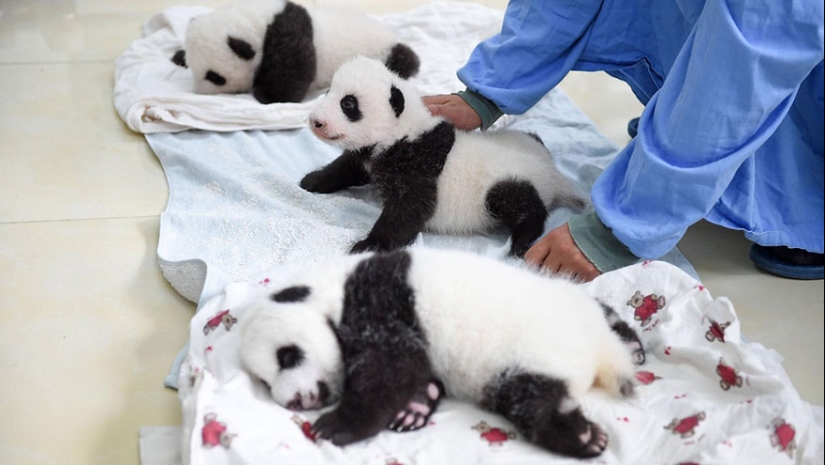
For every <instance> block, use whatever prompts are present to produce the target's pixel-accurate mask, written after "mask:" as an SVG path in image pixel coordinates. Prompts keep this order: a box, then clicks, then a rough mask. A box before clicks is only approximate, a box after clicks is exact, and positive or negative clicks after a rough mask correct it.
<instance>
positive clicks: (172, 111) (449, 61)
mask: <svg viewBox="0 0 825 465" xmlns="http://www.w3.org/2000/svg"><path fill="white" fill-rule="evenodd" d="M209 11H211V10H210V9H208V8H203V7H184V6H176V7H171V8H168V9H166V10H163V12H161V13H159V14H157V15H155V16H153V17H152V18H151V19H149V20H148V21H147V22H146V23H145V24H144V26H143V38H142V39H140V40H137V41H135V42H134V43H132V45H131V46H130V47H129V48H128V49H127V50H126V51H125V52H124V53H123V54H122V55H121V56H120V57H118V59H117V60H116V61H115V91H114V103H115V108H116V109H117V112H118V114H119V115H120V117H121V118H122V119H123V121H124V122H126V124H127V125H128V126H129V127H130V128H131V129H132V130H134V131H137V132H142V133H146V134H149V133H155V132H177V131H183V130H186V129H207V130H211V131H237V130H247V129H291V128H297V127H303V126H304V125H305V124H306V119H307V115H308V112H309V109H310V108H311V107H312V104H313V103H314V102H313V98H314V97H317V96H309V97H308V98H307V99H306V100H305V101H304V102H302V103H278V104H271V105H261V104H260V103H258V102H257V101H256V100H255V99H254V98H253V97H252V96H251V95H248V94H239V95H198V94H195V93H194V84H193V82H192V75H191V72H190V71H189V69H187V68H183V67H181V66H178V65H176V64H174V63H173V62H172V61H171V58H172V56H173V55H174V54H175V52H177V51H178V50H181V49H182V48H183V43H184V38H185V35H186V26H187V24H188V23H189V20H190V19H191V18H192V17H194V16H197V15H200V14H204V13H207V12H209ZM377 19H378V20H379V21H382V22H383V23H384V24H386V25H387V26H388V27H390V28H391V29H392V30H394V31H396V33H397V34H398V36H399V38H400V40H401V41H402V42H404V43H406V44H408V45H410V46H411V47H412V48H413V50H415V52H416V53H417V54H418V55H419V57H420V58H421V69H420V71H419V73H418V76H416V77H415V78H414V79H413V81H414V82H415V83H416V85H417V86H418V87H419V88H420V89H421V90H422V91H423V92H426V93H449V92H454V91H456V90H459V89H462V88H463V86H462V84H461V83H460V82H459V81H458V79H457V78H456V77H455V71H456V70H457V69H458V66H459V65H460V64H461V63H463V62H464V61H465V60H466V57H467V56H468V55H469V54H470V51H471V50H472V49H473V47H474V46H475V44H477V43H478V42H480V41H482V40H483V39H486V38H487V37H489V36H491V35H493V34H494V33H496V32H497V31H498V30H499V28H500V27H501V20H502V12H500V11H497V10H493V9H490V8H486V7H483V6H480V5H474V4H468V3H447V2H444V3H438V2H436V3H431V4H427V5H425V6H422V7H420V8H417V9H415V10H413V11H410V12H405V13H400V14H394V15H386V16H382V17H380V18H377Z"/></svg>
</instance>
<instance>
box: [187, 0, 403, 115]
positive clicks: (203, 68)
mask: <svg viewBox="0 0 825 465" xmlns="http://www.w3.org/2000/svg"><path fill="white" fill-rule="evenodd" d="M356 55H364V56H369V57H372V58H376V59H381V60H383V61H384V62H385V63H387V65H388V66H389V67H391V68H393V69H394V70H396V71H397V72H398V73H399V74H401V75H402V76H405V77H409V76H411V75H414V74H415V73H416V72H417V70H418V66H419V61H418V57H417V55H416V54H415V52H413V51H412V49H410V48H409V47H407V46H406V45H404V44H401V43H399V41H398V39H397V37H396V36H395V35H394V34H393V32H392V31H390V30H389V29H388V28H386V27H384V26H383V25H382V24H381V23H379V22H378V21H376V20H375V19H372V18H370V17H368V16H367V15H365V14H363V13H360V12H358V11H354V10H350V9H342V8H305V7H303V6H300V5H297V4H295V3H292V2H288V1H285V0H244V1H241V2H237V3H232V4H229V5H226V6H224V7H221V8H218V9H216V10H214V11H212V12H210V13H207V14H205V15H202V16H198V17H195V18H193V19H192V21H191V22H190V23H189V25H188V27H187V30H186V40H185V45H184V50H182V51H179V52H178V53H177V54H176V55H175V56H174V57H173V59H172V61H173V62H175V63H177V64H180V65H182V66H188V67H189V68H190V69H191V71H192V77H193V80H194V84H195V90H196V92H198V93H202V94H216V93H243V92H249V91H252V93H253V95H254V96H255V98H256V99H258V101H260V102H261V103H273V102H298V101H301V100H302V99H303V98H304V97H305V96H306V95H307V94H308V93H310V92H313V91H316V90H318V89H322V88H325V87H327V86H328V85H329V83H330V81H331V79H332V76H333V74H334V72H335V70H336V69H337V68H338V67H339V66H340V65H341V64H342V63H344V62H345V61H346V60H348V59H350V58H352V57H354V56H356Z"/></svg>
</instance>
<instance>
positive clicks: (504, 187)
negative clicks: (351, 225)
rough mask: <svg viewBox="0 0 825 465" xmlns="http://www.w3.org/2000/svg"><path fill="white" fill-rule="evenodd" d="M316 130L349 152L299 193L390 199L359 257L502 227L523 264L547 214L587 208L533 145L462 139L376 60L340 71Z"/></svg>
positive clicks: (477, 136) (512, 139)
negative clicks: (358, 190) (438, 236)
mask: <svg viewBox="0 0 825 465" xmlns="http://www.w3.org/2000/svg"><path fill="white" fill-rule="evenodd" d="M309 124H310V128H311V129H312V131H313V132H314V133H315V135H316V136H317V137H318V138H320V139H321V140H324V141H326V142H328V143H330V144H333V145H336V146H338V147H341V148H343V149H344V152H343V153H342V154H341V155H340V157H338V158H337V159H335V160H333V161H332V162H331V163H329V164H328V165H326V166H325V167H323V168H321V169H319V170H317V171H314V172H312V173H309V174H308V175H306V176H305V177H304V178H303V179H302V180H301V182H300V185H301V187H302V188H304V189H306V190H308V191H310V192H319V193H330V192H335V191H338V190H341V189H344V188H347V187H351V186H359V185H365V184H370V183H371V184H373V185H374V186H376V187H377V189H378V190H379V192H380V193H381V196H382V198H383V210H382V213H381V215H380V216H379V218H378V220H377V222H376V223H375V225H374V227H373V228H372V230H371V231H370V232H369V235H368V236H367V237H366V238H365V239H363V240H361V241H359V242H357V243H356V244H355V245H354V246H353V247H352V252H361V251H366V250H373V251H387V250H393V249H396V248H399V247H403V246H406V245H409V244H410V243H411V242H412V241H413V240H414V239H415V236H416V234H418V233H419V232H421V231H422V230H424V229H428V230H430V231H435V232H439V233H451V234H469V233H477V232H485V231H488V230H489V229H491V228H492V227H495V226H498V225H504V226H505V227H507V228H508V229H509V231H510V234H511V237H512V246H511V248H510V253H511V254H512V255H515V256H522V255H523V254H524V252H526V250H527V249H528V247H529V246H530V244H531V243H532V242H533V241H534V240H535V239H537V238H538V237H539V236H540V235H541V233H542V232H543V231H544V222H545V220H546V219H547V214H548V208H550V209H552V208H556V207H571V208H574V209H582V208H583V207H584V206H585V205H586V201H585V199H583V198H582V197H581V196H580V195H579V194H578V193H577V192H576V190H575V189H574V188H573V186H572V185H571V184H570V182H568V181H567V179H566V178H565V177H564V176H562V175H561V173H559V171H558V169H557V168H556V166H555V165H554V163H553V159H552V157H551V156H550V153H549V152H548V150H547V149H546V148H545V147H544V145H543V144H542V143H541V141H540V140H537V139H538V138H537V137H536V136H534V135H530V134H527V133H523V132H517V131H490V132H483V133H482V132H464V131H457V130H456V129H455V127H453V125H452V124H450V123H448V122H447V121H445V120H443V119H442V118H438V117H434V116H432V115H431V114H430V113H429V111H428V110H427V108H426V106H425V105H424V103H423V102H422V101H421V95H420V94H419V93H418V92H417V91H416V89H415V88H414V87H413V85H412V84H411V83H409V82H407V81H405V80H404V79H401V78H400V77H399V76H397V75H396V74H394V73H392V72H391V71H389V70H388V69H387V68H386V67H385V66H384V65H383V64H382V63H381V62H379V61H376V60H371V59H368V58H364V57H358V58H355V59H353V60H351V61H349V62H347V63H345V64H344V65H343V66H341V68H339V69H338V71H337V72H336V73H335V75H334V76H333V79H332V84H331V87H330V90H329V93H328V94H327V95H326V96H325V97H324V98H323V99H322V101H321V102H320V103H319V104H318V106H317V108H316V109H315V110H314V111H313V112H312V114H311V115H310V121H309Z"/></svg>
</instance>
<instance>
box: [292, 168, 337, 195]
mask: <svg viewBox="0 0 825 465" xmlns="http://www.w3.org/2000/svg"><path fill="white" fill-rule="evenodd" d="M324 184H325V183H324V175H323V174H322V173H321V172H320V171H313V172H312V173H309V174H308V175H306V176H304V178H303V179H301V182H300V183H299V184H298V185H299V186H301V189H303V190H305V191H308V192H314V193H320V194H327V193H329V192H332V191H331V190H330V189H327V188H325V187H324Z"/></svg>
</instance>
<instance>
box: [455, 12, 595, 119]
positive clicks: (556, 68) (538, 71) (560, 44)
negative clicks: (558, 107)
mask: <svg viewBox="0 0 825 465" xmlns="http://www.w3.org/2000/svg"><path fill="white" fill-rule="evenodd" d="M601 5H602V2H601V0H578V1H550V0H538V1H530V0H512V1H511V2H510V3H509V4H508V6H507V11H506V12H505V15H504V21H503V25H502V29H501V32H500V33H499V34H497V35H495V36H493V37H491V38H490V39H488V40H486V41H484V42H482V43H480V44H479V45H478V46H477V47H476V48H475V50H474V51H473V52H472V54H471V55H470V58H469V60H468V62H467V64H466V65H465V66H464V67H462V68H461V69H460V70H459V71H458V77H459V79H460V80H461V81H462V82H463V83H464V84H465V85H466V86H467V88H468V89H469V90H471V91H473V92H476V93H478V94H481V95H483V96H484V97H486V98H487V99H489V100H491V101H492V102H493V103H495V104H496V105H497V106H498V107H499V108H500V109H501V110H502V111H503V112H504V113H507V114H522V113H524V112H525V111H527V110H528V109H530V108H531V107H532V106H533V105H535V104H536V102H538V101H539V100H540V99H541V98H542V97H543V96H544V95H545V94H546V93H547V92H549V91H550V90H551V89H552V88H553V87H555V86H556V85H557V84H558V83H559V82H560V81H561V80H562V79H563V78H564V76H565V75H566V74H567V73H568V72H569V71H570V70H571V69H573V66H574V65H575V64H576V62H577V61H578V60H579V57H580V56H581V54H582V52H583V51H584V49H585V47H586V45H587V40H588V38H589V36H590V33H591V27H592V23H593V21H594V19H595V18H596V16H597V15H598V13H599V10H600V8H601Z"/></svg>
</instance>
